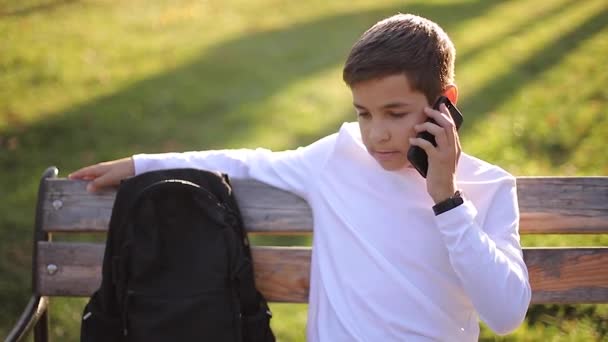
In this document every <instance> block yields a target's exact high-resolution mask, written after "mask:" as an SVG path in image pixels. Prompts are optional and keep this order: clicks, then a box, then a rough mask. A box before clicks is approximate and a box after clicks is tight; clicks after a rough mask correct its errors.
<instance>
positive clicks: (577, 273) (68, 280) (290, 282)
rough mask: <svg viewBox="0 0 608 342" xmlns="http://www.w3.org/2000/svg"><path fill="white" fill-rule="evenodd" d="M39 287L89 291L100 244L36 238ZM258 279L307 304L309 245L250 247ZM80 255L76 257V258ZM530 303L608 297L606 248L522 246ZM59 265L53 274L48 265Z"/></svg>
mask: <svg viewBox="0 0 608 342" xmlns="http://www.w3.org/2000/svg"><path fill="white" fill-rule="evenodd" d="M38 246H39V254H38V266H37V267H38V273H39V274H40V275H41V277H40V282H39V288H38V291H39V293H40V294H42V295H51V296H89V295H91V294H92V293H93V291H95V290H96V289H97V287H98V286H99V283H100V281H101V262H102V259H103V250H104V246H103V244H94V243H65V242H40V243H39V245H38ZM252 253H253V258H254V267H255V272H256V283H257V286H258V288H259V289H260V291H261V292H262V293H263V294H264V296H265V297H266V298H267V299H268V300H269V301H272V302H294V303H305V302H306V301H307V298H308V284H309V273H310V272H309V270H310V269H309V267H310V248H307V247H254V248H253V250H252ZM75 256H78V257H75ZM524 257H525V260H526V264H527V265H528V271H529V274H530V282H531V284H532V288H533V296H532V302H533V303H601V302H604V303H605V302H608V273H606V272H605V267H606V265H607V264H608V247H606V248H604V247H600V248H528V249H524ZM49 264H54V265H57V266H58V269H57V271H56V272H55V273H54V274H53V275H51V274H49V273H48V272H47V265H49Z"/></svg>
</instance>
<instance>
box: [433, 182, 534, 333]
mask: <svg viewBox="0 0 608 342" xmlns="http://www.w3.org/2000/svg"><path fill="white" fill-rule="evenodd" d="M465 197H466V193H465ZM518 208H519V207H518V203H517V191H516V186H515V179H514V178H512V177H507V178H503V179H501V180H500V181H499V185H498V189H497V190H496V192H495V195H494V196H493V198H492V201H491V203H490V205H489V207H488V210H487V213H486V216H485V219H484V220H483V227H480V226H479V224H478V223H477V222H478V221H476V220H475V218H476V215H477V209H476V208H475V206H474V205H473V203H471V202H470V201H465V203H464V204H463V205H460V206H458V207H457V208H454V209H452V210H449V211H447V212H445V213H442V214H440V215H438V216H436V217H435V220H436V224H437V226H438V228H439V230H440V232H441V234H442V236H443V239H444V242H445V244H446V246H447V249H448V253H449V257H450V262H451V264H452V267H453V269H454V271H455V272H456V274H457V275H458V277H459V279H460V281H461V284H462V286H463V288H464V290H465V292H466V293H467V295H468V296H469V298H470V299H471V301H472V303H473V305H474V306H475V308H476V310H477V312H478V313H479V316H480V318H481V319H482V320H483V321H484V322H485V323H486V324H487V325H488V326H489V327H490V328H491V329H492V330H493V331H494V332H496V333H497V334H501V335H502V334H507V333H509V332H511V331H513V330H515V329H516V328H517V327H518V326H519V325H520V324H521V323H522V321H523V320H524V318H525V315H526V312H527V309H528V306H529V304H530V298H531V289H530V283H529V280H528V270H527V267H526V265H525V263H524V260H523V254H522V250H521V246H520V243H519V232H518V230H519V209H518Z"/></svg>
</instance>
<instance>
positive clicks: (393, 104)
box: [353, 101, 410, 109]
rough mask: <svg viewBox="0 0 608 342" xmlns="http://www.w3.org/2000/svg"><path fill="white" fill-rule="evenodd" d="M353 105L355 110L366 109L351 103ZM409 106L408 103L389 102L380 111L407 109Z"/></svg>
mask: <svg viewBox="0 0 608 342" xmlns="http://www.w3.org/2000/svg"><path fill="white" fill-rule="evenodd" d="M353 105H354V106H355V108H357V109H367V108H365V107H363V106H362V105H360V104H358V103H355V102H353ZM409 105H410V103H408V102H399V101H397V102H389V103H387V104H385V105H383V106H382V109H393V108H399V107H408V106H409Z"/></svg>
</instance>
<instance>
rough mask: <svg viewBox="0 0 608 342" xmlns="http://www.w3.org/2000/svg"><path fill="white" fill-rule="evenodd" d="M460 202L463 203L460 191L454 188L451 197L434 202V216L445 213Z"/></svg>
mask: <svg viewBox="0 0 608 342" xmlns="http://www.w3.org/2000/svg"><path fill="white" fill-rule="evenodd" d="M462 203H464V199H463V198H462V192H460V190H456V192H455V193H454V195H452V197H449V198H448V199H446V200H443V201H441V202H439V203H437V204H435V205H434V206H433V212H434V213H435V216H437V215H439V214H443V213H445V212H446V211H448V210H450V209H454V208H456V207H457V206H459V205H461V204H462Z"/></svg>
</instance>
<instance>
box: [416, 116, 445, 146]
mask: <svg viewBox="0 0 608 342" xmlns="http://www.w3.org/2000/svg"><path fill="white" fill-rule="evenodd" d="M414 130H415V131H416V132H418V133H420V132H424V131H426V132H429V133H431V134H432V135H433V136H434V137H435V142H436V143H437V146H438V147H441V148H443V147H445V146H449V142H448V138H447V135H446V132H445V129H444V128H443V127H439V126H437V125H436V124H435V123H433V122H428V121H427V122H424V123H421V124H419V125H416V126H414Z"/></svg>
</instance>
